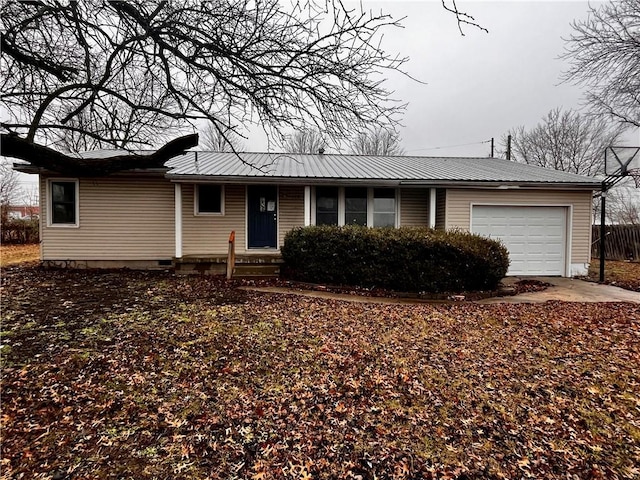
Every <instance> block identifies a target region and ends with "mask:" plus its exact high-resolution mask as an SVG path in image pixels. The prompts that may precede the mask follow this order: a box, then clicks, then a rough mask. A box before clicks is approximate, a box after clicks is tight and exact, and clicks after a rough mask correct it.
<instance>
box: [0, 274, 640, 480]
mask: <svg viewBox="0 0 640 480" xmlns="http://www.w3.org/2000/svg"><path fill="white" fill-rule="evenodd" d="M2 289H3V291H2V302H3V309H2V344H3V347H2V364H3V365H2V477H3V478H56V479H62V478H69V479H72V478H195V479H199V478H225V479H228V478H248V479H271V478H273V479H276V478H277V479H280V478H284V479H294V478H307V479H308V478H318V479H323V478H345V479H347V478H351V479H355V478H361V479H373V478H379V479H384V478H414V479H418V478H458V479H474V478H477V479H479V478H489V479H492V478H493V479H498V478H512V479H516V478H518V479H520V478H558V479H560V478H562V479H567V478H571V479H577V478H580V479H583V478H608V479H615V478H638V477H639V476H640V470H638V465H640V305H632V304H569V303H559V302H555V303H546V304H539V305H476V304H471V303H459V304H437V305H426V304H425V305H402V306H401V305H378V304H360V303H348V302H340V301H331V300H318V299H310V298H303V297H296V296H284V295H282V296H278V295H269V294H258V293H251V292H246V291H240V290H236V289H235V288H234V284H226V283H224V282H223V281H221V280H219V279H212V278H204V277H188V278H176V277H174V276H172V275H171V274H169V273H141V272H126V271H119V272H90V271H61V270H51V271H47V270H42V269H40V268H39V267H35V266H28V267H12V268H9V269H7V270H5V271H4V272H3V287H2Z"/></svg>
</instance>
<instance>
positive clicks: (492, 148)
mask: <svg viewBox="0 0 640 480" xmlns="http://www.w3.org/2000/svg"><path fill="white" fill-rule="evenodd" d="M491 158H493V137H491Z"/></svg>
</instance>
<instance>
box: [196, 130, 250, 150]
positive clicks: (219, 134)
mask: <svg viewBox="0 0 640 480" xmlns="http://www.w3.org/2000/svg"><path fill="white" fill-rule="evenodd" d="M199 145H200V147H202V149H203V150H212V151H214V152H238V151H240V150H242V149H243V145H242V140H241V137H240V136H239V135H238V134H237V133H235V132H233V131H232V130H221V129H220V128H219V127H216V126H215V125H213V124H212V123H208V124H207V126H206V127H205V128H204V130H203V131H202V132H201V134H200V144H199Z"/></svg>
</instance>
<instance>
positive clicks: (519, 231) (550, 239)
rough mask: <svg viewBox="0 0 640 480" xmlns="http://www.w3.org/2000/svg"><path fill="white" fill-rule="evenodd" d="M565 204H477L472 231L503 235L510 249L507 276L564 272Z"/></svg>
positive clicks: (501, 238) (494, 236)
mask: <svg viewBox="0 0 640 480" xmlns="http://www.w3.org/2000/svg"><path fill="white" fill-rule="evenodd" d="M566 217H567V216H566V209H565V208H564V207H517V206H496V205H475V206H474V207H473V212H472V220H471V222H472V223H471V231H472V232H473V233H478V234H480V235H485V236H488V237H491V238H499V239H500V240H502V242H503V243H504V245H505V246H506V247H507V249H508V250H509V258H510V260H511V265H510V266H509V271H508V272H507V275H560V276H562V275H564V274H565V252H566V231H567V228H566Z"/></svg>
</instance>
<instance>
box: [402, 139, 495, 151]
mask: <svg viewBox="0 0 640 480" xmlns="http://www.w3.org/2000/svg"><path fill="white" fill-rule="evenodd" d="M484 143H491V140H483V141H482V142H472V143H461V144H460V145H446V146H442V147H431V148H418V149H415V150H407V153H411V152H427V151H429V150H442V149H445V148H456V147H468V146H470V145H482V144H484Z"/></svg>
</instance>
